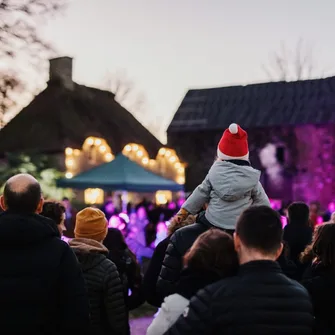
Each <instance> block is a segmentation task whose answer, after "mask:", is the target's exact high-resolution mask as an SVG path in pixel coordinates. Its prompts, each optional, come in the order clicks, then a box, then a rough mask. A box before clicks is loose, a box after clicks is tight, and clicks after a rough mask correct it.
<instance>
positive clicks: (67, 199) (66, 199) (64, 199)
mask: <svg viewBox="0 0 335 335" xmlns="http://www.w3.org/2000/svg"><path fill="white" fill-rule="evenodd" d="M62 201H70V199H69V198H67V197H64V198H63V199H62Z"/></svg>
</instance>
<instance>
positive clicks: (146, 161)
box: [142, 157, 149, 165]
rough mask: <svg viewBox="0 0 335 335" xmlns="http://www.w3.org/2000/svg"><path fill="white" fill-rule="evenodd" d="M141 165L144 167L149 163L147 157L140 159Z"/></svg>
mask: <svg viewBox="0 0 335 335" xmlns="http://www.w3.org/2000/svg"><path fill="white" fill-rule="evenodd" d="M142 163H143V164H144V165H147V164H148V163H149V159H148V158H147V157H144V158H143V159H142Z"/></svg>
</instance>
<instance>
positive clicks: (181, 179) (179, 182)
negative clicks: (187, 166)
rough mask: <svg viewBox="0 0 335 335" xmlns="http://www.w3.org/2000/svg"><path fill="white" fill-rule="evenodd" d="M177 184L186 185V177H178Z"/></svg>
mask: <svg viewBox="0 0 335 335" xmlns="http://www.w3.org/2000/svg"><path fill="white" fill-rule="evenodd" d="M177 183H178V184H180V185H184V184H185V178H184V177H178V179H177Z"/></svg>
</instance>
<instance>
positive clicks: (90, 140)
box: [87, 137, 94, 145]
mask: <svg viewBox="0 0 335 335" xmlns="http://www.w3.org/2000/svg"><path fill="white" fill-rule="evenodd" d="M93 143H94V139H93V137H89V138H88V139H87V144H88V145H92V144H93Z"/></svg>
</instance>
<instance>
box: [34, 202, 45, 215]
mask: <svg viewBox="0 0 335 335" xmlns="http://www.w3.org/2000/svg"><path fill="white" fill-rule="evenodd" d="M43 204H44V199H43V198H41V199H40V202H39V203H38V206H37V209H36V214H40V213H42V211H43Z"/></svg>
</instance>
